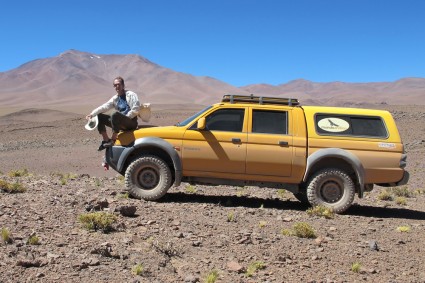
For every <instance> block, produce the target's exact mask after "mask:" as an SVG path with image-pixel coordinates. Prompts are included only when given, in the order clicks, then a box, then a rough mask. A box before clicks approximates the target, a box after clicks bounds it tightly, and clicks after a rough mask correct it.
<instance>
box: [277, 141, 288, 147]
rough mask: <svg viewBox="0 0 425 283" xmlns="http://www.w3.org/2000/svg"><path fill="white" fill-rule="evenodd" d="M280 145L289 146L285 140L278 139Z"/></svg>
mask: <svg viewBox="0 0 425 283" xmlns="http://www.w3.org/2000/svg"><path fill="white" fill-rule="evenodd" d="M279 145H280V146H289V144H288V142H287V141H279Z"/></svg>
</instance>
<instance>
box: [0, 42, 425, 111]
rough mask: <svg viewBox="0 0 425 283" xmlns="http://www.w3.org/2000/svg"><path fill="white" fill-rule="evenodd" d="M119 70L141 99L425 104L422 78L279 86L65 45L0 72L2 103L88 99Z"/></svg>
mask: <svg viewBox="0 0 425 283" xmlns="http://www.w3.org/2000/svg"><path fill="white" fill-rule="evenodd" d="M116 76H122V77H124V78H125V80H126V86H127V88H128V89H131V90H134V91H135V92H137V93H138V94H139V96H140V98H141V99H142V101H149V102H151V103H155V104H176V105H177V104H179V105H180V106H181V105H187V106H188V105H206V104H210V103H213V102H217V101H218V100H219V99H220V98H221V97H222V95H223V94H227V93H231V94H250V93H253V94H256V95H271V96H280V97H295V98H299V99H300V100H301V102H302V103H303V104H325V105H352V104H374V103H375V104H376V103H379V104H382V103H387V104H425V79H424V78H402V79H400V80H398V81H395V82H372V83H344V82H329V83H315V82H311V81H308V80H302V79H300V80H294V81H291V82H288V83H285V84H280V85H277V86H273V85H267V84H253V85H248V86H245V87H240V88H238V87H235V86H232V85H229V84H227V83H224V82H222V81H219V80H217V79H214V78H210V77H199V76H193V75H190V74H185V73H181V72H176V71H173V70H171V69H168V68H165V67H162V66H159V65H158V64H155V63H153V62H151V61H149V60H147V59H146V58H143V57H141V56H139V55H99V54H93V53H88V52H81V51H77V50H69V51H66V52H64V53H62V54H59V55H58V56H56V57H52V58H45V59H38V60H34V61H31V62H28V63H26V64H23V65H21V66H19V67H18V68H16V69H13V70H10V71H7V72H0V107H22V108H31V107H44V106H49V107H54V106H63V105H92V106H93V107H95V106H97V105H98V104H100V103H103V102H105V101H106V100H107V99H109V98H110V97H111V96H112V95H113V94H114V90H113V88H112V79H113V78H114V77H116Z"/></svg>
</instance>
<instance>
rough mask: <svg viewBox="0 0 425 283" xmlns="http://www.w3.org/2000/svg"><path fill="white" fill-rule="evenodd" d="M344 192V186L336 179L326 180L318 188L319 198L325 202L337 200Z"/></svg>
mask: <svg viewBox="0 0 425 283" xmlns="http://www.w3.org/2000/svg"><path fill="white" fill-rule="evenodd" d="M343 194H344V186H343V184H342V183H341V182H339V181H338V180H328V181H326V182H324V183H323V184H322V186H321V188H320V195H321V198H322V199H323V200H324V201H325V202H327V203H335V202H338V201H339V200H340V199H341V198H342V196H343Z"/></svg>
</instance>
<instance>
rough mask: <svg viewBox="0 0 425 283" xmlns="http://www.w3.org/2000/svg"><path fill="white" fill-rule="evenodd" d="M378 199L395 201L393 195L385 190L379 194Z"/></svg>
mask: <svg viewBox="0 0 425 283" xmlns="http://www.w3.org/2000/svg"><path fill="white" fill-rule="evenodd" d="M378 199H379V200H386V201H391V200H393V196H392V195H391V193H390V192H388V191H386V190H385V191H382V192H380V193H379V195H378Z"/></svg>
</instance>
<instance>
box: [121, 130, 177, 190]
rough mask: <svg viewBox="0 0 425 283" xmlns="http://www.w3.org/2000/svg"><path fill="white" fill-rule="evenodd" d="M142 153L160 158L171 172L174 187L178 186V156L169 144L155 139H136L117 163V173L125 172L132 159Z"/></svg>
mask: <svg viewBox="0 0 425 283" xmlns="http://www.w3.org/2000/svg"><path fill="white" fill-rule="evenodd" d="M143 153H146V154H150V155H157V156H158V157H160V158H162V159H163V160H164V161H165V162H166V163H167V164H168V165H169V166H170V169H171V171H173V173H174V174H173V175H174V176H173V177H174V184H175V186H178V185H180V183H181V179H182V163H181V159H180V156H179V155H178V153H177V152H176V150H175V149H174V147H173V145H171V144H170V143H169V142H167V141H165V140H163V139H161V138H157V137H144V138H140V139H137V140H136V141H135V143H134V145H133V146H132V147H128V148H126V149H125V150H124V151H123V152H122V154H121V156H120V158H119V160H118V163H117V171H118V172H120V173H121V174H122V173H123V172H125V170H126V168H127V167H128V165H129V164H130V163H131V161H132V160H134V158H136V157H137V156H140V155H142V154H143Z"/></svg>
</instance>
